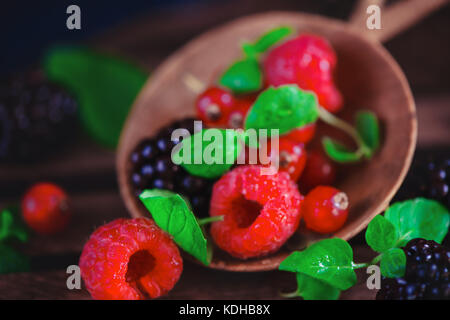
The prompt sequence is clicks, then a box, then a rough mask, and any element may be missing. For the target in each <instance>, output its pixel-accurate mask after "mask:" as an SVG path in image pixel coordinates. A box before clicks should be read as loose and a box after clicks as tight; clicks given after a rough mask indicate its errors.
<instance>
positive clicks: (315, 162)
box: [299, 150, 336, 193]
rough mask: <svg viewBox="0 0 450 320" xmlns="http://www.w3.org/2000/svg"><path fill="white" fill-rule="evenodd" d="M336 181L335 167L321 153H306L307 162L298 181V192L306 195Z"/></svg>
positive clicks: (313, 151) (314, 151)
mask: <svg viewBox="0 0 450 320" xmlns="http://www.w3.org/2000/svg"><path fill="white" fill-rule="evenodd" d="M335 179H336V167H335V165H334V163H333V162H331V160H329V159H328V158H327V157H326V156H325V155H324V154H323V153H322V152H320V151H316V150H312V151H309V152H308V160H307V161H306V165H305V169H304V170H303V174H302V177H301V179H300V181H299V185H300V190H302V191H303V192H305V193H307V192H309V191H310V190H312V189H313V188H314V187H317V186H320V185H325V186H326V185H332V184H333V182H334V180H335Z"/></svg>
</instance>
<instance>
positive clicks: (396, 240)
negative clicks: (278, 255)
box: [279, 198, 450, 300]
mask: <svg viewBox="0 0 450 320" xmlns="http://www.w3.org/2000/svg"><path fill="white" fill-rule="evenodd" d="M449 224H450V213H449V212H448V210H447V209H446V208H445V207H444V206H442V205H441V204H439V203H438V202H436V201H434V200H429V199H425V198H417V199H412V200H407V201H404V202H398V203H395V204H393V205H391V206H390V207H389V208H388V209H387V210H386V212H385V216H384V217H383V216H376V217H375V218H374V219H372V221H371V222H370V223H369V225H368V227H367V231H366V241H367V244H368V245H369V246H370V247H371V248H372V249H373V250H374V251H376V252H379V253H380V254H379V255H378V256H376V257H375V258H374V259H372V261H369V262H365V263H355V262H353V252H352V249H351V247H350V245H349V244H348V243H347V242H346V241H344V240H341V239H337V238H334V239H324V240H321V241H318V242H316V243H314V244H312V245H311V246H309V247H308V248H306V249H305V250H304V251H302V252H298V251H296V252H293V253H292V254H291V255H290V256H288V257H287V258H286V259H285V260H284V261H282V262H281V264H280V267H279V269H280V270H283V271H290V272H295V273H296V276H297V283H298V289H297V290H296V291H295V292H294V293H292V294H288V295H284V296H285V297H296V296H300V297H303V298H304V299H318V300H321V299H337V298H338V296H339V292H340V291H341V290H347V289H348V288H350V287H351V286H353V285H354V284H355V283H356V276H355V275H354V270H355V269H359V268H365V267H368V266H370V265H373V264H376V263H380V269H381V273H382V275H383V276H385V277H389V278H396V277H401V276H403V275H404V272H405V267H406V255H405V253H404V251H403V250H402V249H400V247H401V246H404V245H405V244H406V243H407V242H408V241H409V240H411V239H415V238H424V239H426V240H434V241H436V242H438V243H441V242H442V240H443V239H444V237H445V235H446V234H447V232H448V227H449ZM305 276H306V277H305ZM327 286H330V287H331V289H330V288H327Z"/></svg>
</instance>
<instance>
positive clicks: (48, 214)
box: [21, 183, 71, 235]
mask: <svg viewBox="0 0 450 320" xmlns="http://www.w3.org/2000/svg"><path fill="white" fill-rule="evenodd" d="M67 202H68V201H67V195H66V193H65V192H64V191H63V190H62V189H61V188H60V187H58V186H56V185H54V184H51V183H39V184H36V185H34V186H33V187H31V189H29V190H28V191H27V192H26V193H25V196H24V197H23V199H22V203H21V205H22V214H23V219H24V220H25V222H26V223H27V224H28V226H29V227H30V228H31V229H33V230H34V231H36V232H38V233H41V234H47V235H50V234H54V233H57V232H61V231H62V230H64V228H65V227H66V226H67V224H68V223H69V219H70V216H71V213H70V211H69V207H68V203H67Z"/></svg>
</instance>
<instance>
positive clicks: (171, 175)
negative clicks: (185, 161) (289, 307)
mask: <svg viewBox="0 0 450 320" xmlns="http://www.w3.org/2000/svg"><path fill="white" fill-rule="evenodd" d="M194 120H195V119H192V118H187V119H183V120H179V121H176V122H173V123H171V124H169V125H168V126H166V127H164V128H162V129H161V130H160V131H159V132H158V133H157V134H156V136H155V137H153V138H147V139H145V140H143V141H141V142H140V143H139V144H138V145H137V146H136V148H134V150H133V151H132V152H131V154H130V158H129V161H130V167H131V170H130V182H131V185H132V187H133V190H134V194H135V196H136V197H138V196H139V194H141V192H142V191H143V190H144V189H153V188H157V189H167V190H171V191H173V192H176V193H179V194H182V195H183V196H185V197H187V198H188V199H189V201H190V203H191V205H192V207H193V210H194V213H195V214H196V215H197V216H199V217H203V216H207V215H208V211H209V201H210V198H211V192H212V186H213V184H214V182H215V180H211V179H204V178H200V177H196V176H192V175H190V174H189V173H188V172H187V171H186V170H184V169H183V168H182V167H181V166H178V165H176V164H174V163H173V162H172V159H171V152H172V148H173V147H174V145H175V144H177V143H178V142H173V141H172V140H171V134H172V131H173V130H175V129H178V128H184V129H187V130H188V131H189V133H190V134H193V132H194Z"/></svg>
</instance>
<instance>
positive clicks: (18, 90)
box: [0, 72, 78, 162]
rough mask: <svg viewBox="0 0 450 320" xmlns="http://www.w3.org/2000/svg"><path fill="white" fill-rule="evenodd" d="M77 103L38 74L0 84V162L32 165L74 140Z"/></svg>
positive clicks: (76, 122) (17, 76) (15, 78)
mask: <svg viewBox="0 0 450 320" xmlns="http://www.w3.org/2000/svg"><path fill="white" fill-rule="evenodd" d="M77 109H78V106H77V103H76V101H75V100H74V98H73V97H72V96H71V95H69V94H68V93H67V92H65V91H64V90H63V89H62V88H60V87H59V86H57V85H56V84H54V83H50V82H48V81H47V80H46V79H45V78H44V76H43V75H42V74H40V73H38V72H30V73H27V74H24V75H15V76H14V77H11V78H8V79H5V80H3V81H1V82H0V162H3V161H4V162H18V161H19V162H36V161H39V160H42V159H43V158H45V157H46V156H47V155H49V154H51V153H55V152H56V151H61V148H62V147H64V146H66V145H68V142H69V141H70V140H72V139H73V138H75V136H76V132H77V130H76V129H77V127H78V121H77Z"/></svg>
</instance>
